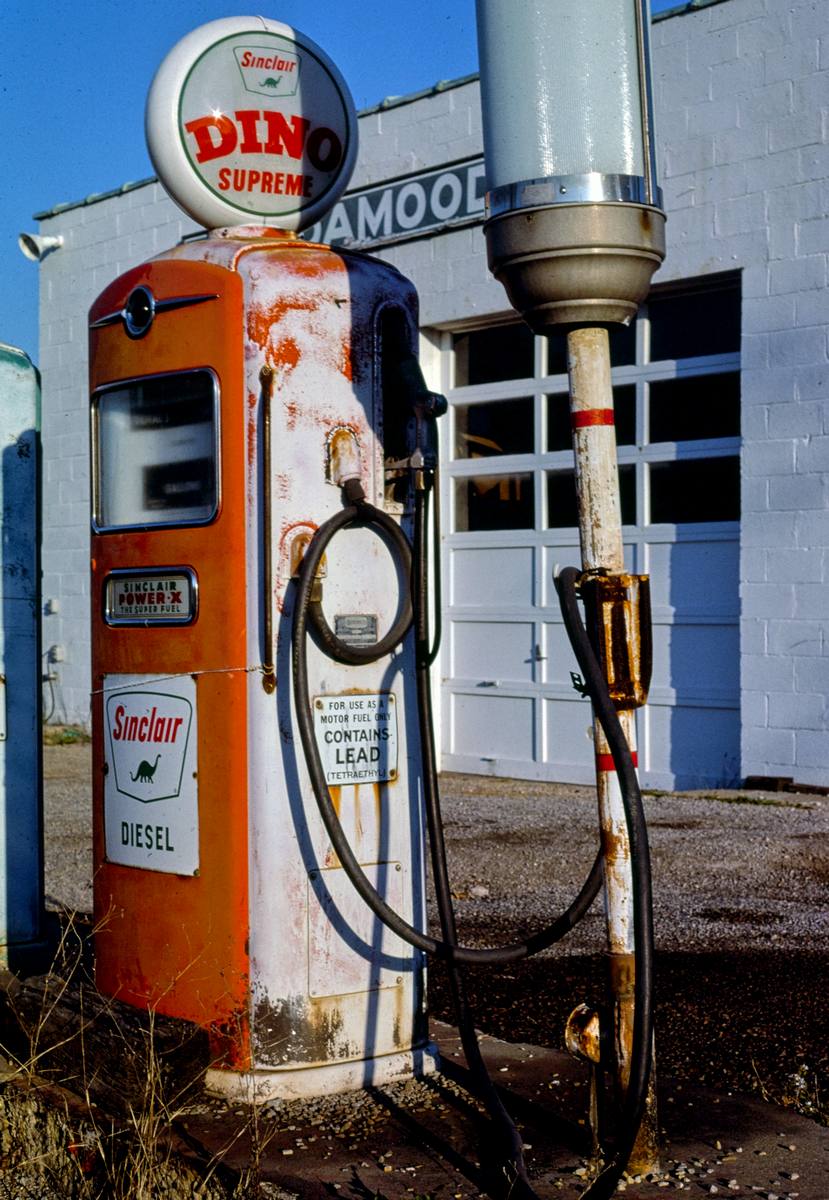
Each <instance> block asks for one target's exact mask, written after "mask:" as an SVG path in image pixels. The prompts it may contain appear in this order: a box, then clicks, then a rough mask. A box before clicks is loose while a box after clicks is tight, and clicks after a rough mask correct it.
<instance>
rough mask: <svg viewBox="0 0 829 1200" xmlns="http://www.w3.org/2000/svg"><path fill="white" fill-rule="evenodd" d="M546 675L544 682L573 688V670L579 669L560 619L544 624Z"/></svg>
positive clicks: (544, 666)
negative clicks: (571, 676)
mask: <svg viewBox="0 0 829 1200" xmlns="http://www.w3.org/2000/svg"><path fill="white" fill-rule="evenodd" d="M544 653H545V655H546V659H545V660H544V663H543V664H542V665H543V668H544V677H543V682H544V683H545V684H550V685H551V686H553V687H561V688H565V689H567V690H571V689H572V687H573V681H572V679H571V678H570V672H571V671H578V670H579V664H578V663H577V662H576V656H575V654H574V653H573V648H572V646H571V645H570V639H569V638H568V636H567V631H566V630H565V628H564V626H563V624H562V623H561V622H560V621H557V622H548V623H547V624H545V626H544Z"/></svg>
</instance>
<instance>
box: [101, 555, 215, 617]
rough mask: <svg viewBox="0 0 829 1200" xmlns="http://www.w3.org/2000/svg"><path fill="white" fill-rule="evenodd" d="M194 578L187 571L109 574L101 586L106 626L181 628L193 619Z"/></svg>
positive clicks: (194, 599) (180, 569) (191, 573)
mask: <svg viewBox="0 0 829 1200" xmlns="http://www.w3.org/2000/svg"><path fill="white" fill-rule="evenodd" d="M196 598H197V584H196V576H195V573H194V572H193V571H191V570H190V569H189V568H181V567H179V568H173V569H172V570H165V571H132V570H130V571H112V572H111V573H110V574H109V575H107V578H106V583H105V584H104V620H105V621H106V623H107V625H185V624H189V623H190V622H191V621H192V620H194V619H195V616H196Z"/></svg>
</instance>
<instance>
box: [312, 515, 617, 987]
mask: <svg viewBox="0 0 829 1200" xmlns="http://www.w3.org/2000/svg"><path fill="white" fill-rule="evenodd" d="M387 523H388V524H390V525H392V526H394V527H395V528H397V526H396V525H395V523H394V522H393V521H391V518H390V517H388V515H387V514H386V513H384V512H382V510H381V509H378V508H375V507H374V506H373V505H370V504H368V503H366V502H365V501H360V502H358V503H355V504H350V505H348V507H346V508H343V509H342V510H341V511H340V512H338V513H335V515H334V516H333V517H330V518H329V519H328V520H327V521H325V522H324V523H323V524H322V525H320V527H319V528H318V529H317V531H316V533H315V534H314V536H313V538H312V539H311V542H310V544H309V546H308V549H307V550H306V552H305V554H304V556H303V559H302V566H301V568H300V572H299V578H298V580H297V590H296V595H295V598H294V618H293V629H292V647H291V650H292V665H293V685H294V688H293V690H294V708H295V713H296V721H297V727H298V729H299V735H300V741H301V742H302V749H303V751H304V754H305V761H306V764H307V767H308V774H309V776H310V779H311V786H312V788H313V791H314V795H315V797H316V800H317V804H318V806H319V810H320V815H321V817H322V820H323V824H324V825H325V829H326V832H327V833H328V836H329V837H330V838H331V844H332V846H333V847H334V852H335V853H336V855H337V857H338V858H339V860H340V862H341V863H342V865H343V868H344V869H345V871H346V874H347V875H348V876H349V878H350V879H351V882H352V883H353V885H354V887H355V888H356V890H357V892H358V893H359V894H360V896H362V898H363V900H365V902H366V904H367V905H368V906H369V908H371V909H372V910H373V911H374V913H375V915H376V916H378V917H379V918H380V920H381V921H383V922H385V924H386V925H388V927H389V928H390V929H391V930H392V931H393V932H394V933H396V934H397V935H398V937H401V938H403V940H404V941H406V942H408V943H409V944H410V945H411V946H415V947H416V948H417V949H418V950H423V951H425V952H426V953H427V954H431V955H433V956H434V957H435V958H441V959H444V960H447V961H451V962H456V963H464V964H466V965H469V966H474V965H479V966H487V965H489V966H499V965H503V964H505V963H508V962H516V961H517V960H519V959H522V958H527V957H529V956H530V955H532V954H537V953H538V952H539V951H540V950H545V949H546V948H547V947H548V946H552V945H553V944H554V943H555V942H557V941H560V940H561V938H562V937H564V935H565V934H566V933H568V932H569V931H570V930H571V929H572V928H573V927H574V926H575V925H577V924H578V922H579V921H580V920H581V918H582V917H583V916H584V914H585V913H586V912H587V911H588V909H589V908H590V906H591V904H592V903H593V901H594V899H595V898H596V895H597V894H598V891H599V889H600V887H601V883H602V858H601V853H599V854H597V855H596V858H595V860H594V862H593V865H592V867H591V868H590V872H589V874H588V876H587V878H586V879H585V881H584V883H583V884H582V887H581V888H580V890H579V892H578V894H577V895H576V897H575V898H574V900H573V901H572V903H571V904H570V905H569V907H568V908H567V909H566V910H565V911H564V912H563V913H562V914H561V915H560V916H559V917H558V918H557V919H556V920H555V921H553V922H552V923H551V924H550V925H548V926H547V927H546V928H545V929H542V930H540V931H539V932H538V933H535V934H532V935H530V936H529V937H527V938H526V939H525V940H524V941H521V942H516V943H512V944H509V945H505V946H494V947H483V948H480V947H473V946H458V945H452V944H451V943H449V942H447V941H446V940H445V939H441V938H433V937H431V936H430V935H429V934H427V933H423V932H421V930H419V929H417V928H416V927H415V926H414V925H412V924H410V923H409V922H408V921H406V920H405V919H404V918H403V917H401V916H400V914H399V913H397V912H395V910H394V909H393V908H391V907H390V905H388V904H387V903H386V901H385V900H384V899H383V897H382V896H381V895H380V893H379V892H378V891H377V890H376V888H375V887H374V885H373V884H372V883H371V881H370V880H369V879H368V877H367V875H366V874H365V872H364V871H363V869H362V867H361V866H360V864H359V863H358V862H357V859H356V856H355V854H354V852H353V850H352V849H351V846H350V844H349V842H348V839H347V837H346V836H345V833H344V832H343V828H342V825H341V824H340V820H339V817H338V816H337V811H336V809H335V808H334V805H333V803H332V801H331V796H330V794H329V791H328V783H327V781H326V778H325V771H324V769H323V766H322V761H321V759H320V753H319V748H318V746H317V740H316V736H315V734H314V721H313V716H312V713H311V703H310V698H309V695H308V658H307V652H306V634H307V628H308V624H309V622H310V623H311V624H312V627H313V628H314V630H315V632H316V633H317V634H318V635H319V636H320V642H321V645H322V646H323V648H324V649H325V650H326V651H327V652H328V653H329V654H330V655H331V656H332V657H333V658H335V659H339V660H340V661H343V662H347V663H350V662H352V661H353V660H352V659H351V657H350V654H349V653H348V652H349V651H351V650H353V649H356V647H349V646H346V644H345V643H344V642H342V641H341V639H339V638H337V637H335V635H334V634H333V633H332V632H331V630H330V627H329V626H328V624H327V622H326V623H325V625H324V626H322V625H321V624H320V623H318V618H319V615H320V613H321V605H319V604H318V603H316V602H313V601H312V599H311V596H312V591H313V588H314V582H315V576H316V572H317V569H318V567H319V564H320V561H321V559H322V556H323V554H324V553H325V550H326V548H327V547H328V545H329V544H330V542H331V539H332V538H333V537H334V536H335V535H336V534H337V533H338V532H339V530H341V529H344V528H346V527H348V526H352V525H363V526H372V525H376V526H378V527H379V528H380V529H381V530H384V531H385V530H386V528H387ZM399 532H400V531H399V529H398V533H399ZM400 536H401V537H403V540H404V541H405V537H404V535H402V534H401V535H400ZM406 555H407V563H408V562H410V561H411V551H410V548H409V545H408V542H406ZM399 623H401V622H400V621H399V622H398V624H399ZM326 631H327V632H326ZM404 632H405V631H404ZM388 642H389V635H387V636H386V637H384V638H383V639H382V642H377V643H376V644H375V645H374V646H366V647H359V649H360V650H364V651H367V652H371V653H372V655H373V657H374V658H379V657H380V654H379V653H378V652H377V647H379V646H381V645H387V644H388ZM388 652H389V651H388V650H385V651H383V653H388ZM359 661H360V662H361V663H364V662H367V661H368V662H370V661H372V659H371V658H369V659H367V658H365V657H362V656H361V657H360V659H359Z"/></svg>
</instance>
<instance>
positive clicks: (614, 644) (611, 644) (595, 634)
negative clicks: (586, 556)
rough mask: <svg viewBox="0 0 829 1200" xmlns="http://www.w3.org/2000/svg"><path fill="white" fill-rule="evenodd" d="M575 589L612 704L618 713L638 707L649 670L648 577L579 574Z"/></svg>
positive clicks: (642, 701) (643, 699)
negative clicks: (577, 588)
mask: <svg viewBox="0 0 829 1200" xmlns="http://www.w3.org/2000/svg"><path fill="white" fill-rule="evenodd" d="M579 591H580V593H581V597H582V600H583V601H584V610H585V616H586V618H587V620H586V622H585V623H586V625H587V629H588V632H589V634H590V637H591V640H592V641H593V645H594V647H595V649H596V653H597V655H598V658H599V661H600V663H601V665H602V670H603V671H604V674H605V678H606V679H607V682H608V686H609V688H610V695H611V697H612V699H613V703H614V704H615V705H616V707H617V708H618V709H631V708H641V707H642V705H643V704H645V703H646V702H647V699H648V689H649V687H650V683H651V672H652V670H653V637H652V632H651V593H650V577H649V576H648V575H627V574H608V573H604V572H598V571H597V572H592V571H591V572H587V573H585V575H583V576H582V579H581V582H580V585H579Z"/></svg>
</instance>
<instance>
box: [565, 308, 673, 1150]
mask: <svg viewBox="0 0 829 1200" xmlns="http://www.w3.org/2000/svg"><path fill="white" fill-rule="evenodd" d="M567 369H568V373H569V377H570V420H571V425H572V430H573V449H574V453H575V459H576V495H577V499H578V512H579V539H580V543H581V558H582V566H583V568H584V570H585V572H602V573H606V574H608V575H621V574H623V573H624V570H625V562H624V545H623V541H622V517H621V504H620V498H619V471H618V465H617V458H616V428H615V423H614V412H613V389H612V386H611V379H610V345H609V339H608V335H607V331H606V330H605V329H601V328H595V329H592V328H578V329H572V330H570V331H569V332H568V334H567ZM619 719H620V721H621V724H622V728H623V729H624V731H625V736H626V738H627V742H628V745H629V746H630V748H631V751H632V752H633V754H634V761H635V752H636V719H635V713H634V711H633V709H622V710H621V711H620V712H619ZM594 730H595V749H596V787H597V791H598V799H599V821H600V825H601V838H602V848H603V852H604V887H605V910H606V917H607V955H608V967H609V977H610V988H611V992H612V996H613V1008H614V1012H613V1039H614V1049H615V1063H616V1072H617V1083H618V1085H619V1088H620V1091H624V1090H625V1089H626V1088H627V1085H628V1079H629V1076H630V1062H631V1049H632V1041H633V1010H634V997H633V987H634V977H635V956H634V942H633V879H632V873H631V863H630V843H629V839H628V831H627V823H626V820H625V811H624V806H623V803H622V793H621V790H620V787H619V781H618V778H617V775H616V771H615V769H614V766H613V758H612V756H611V754H610V748H609V746H608V745H607V742H606V740H605V737H604V733H603V731H602V728H601V726H600V724H599V723H598V721H596V722H595V725H594ZM658 1167H659V1131H658V1124H657V1116H656V1097H655V1093H654V1087H653V1081H652V1082H651V1089H650V1096H649V1102H648V1108H647V1110H646V1113H645V1117H644V1119H643V1121H642V1124H641V1126H640V1129H639V1135H638V1137H637V1141H636V1145H635V1146H634V1150H633V1154H632V1155H631V1158H630V1162H629V1170H630V1171H631V1172H633V1173H634V1174H641V1173H646V1172H649V1171H654V1170H657V1169H658Z"/></svg>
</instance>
